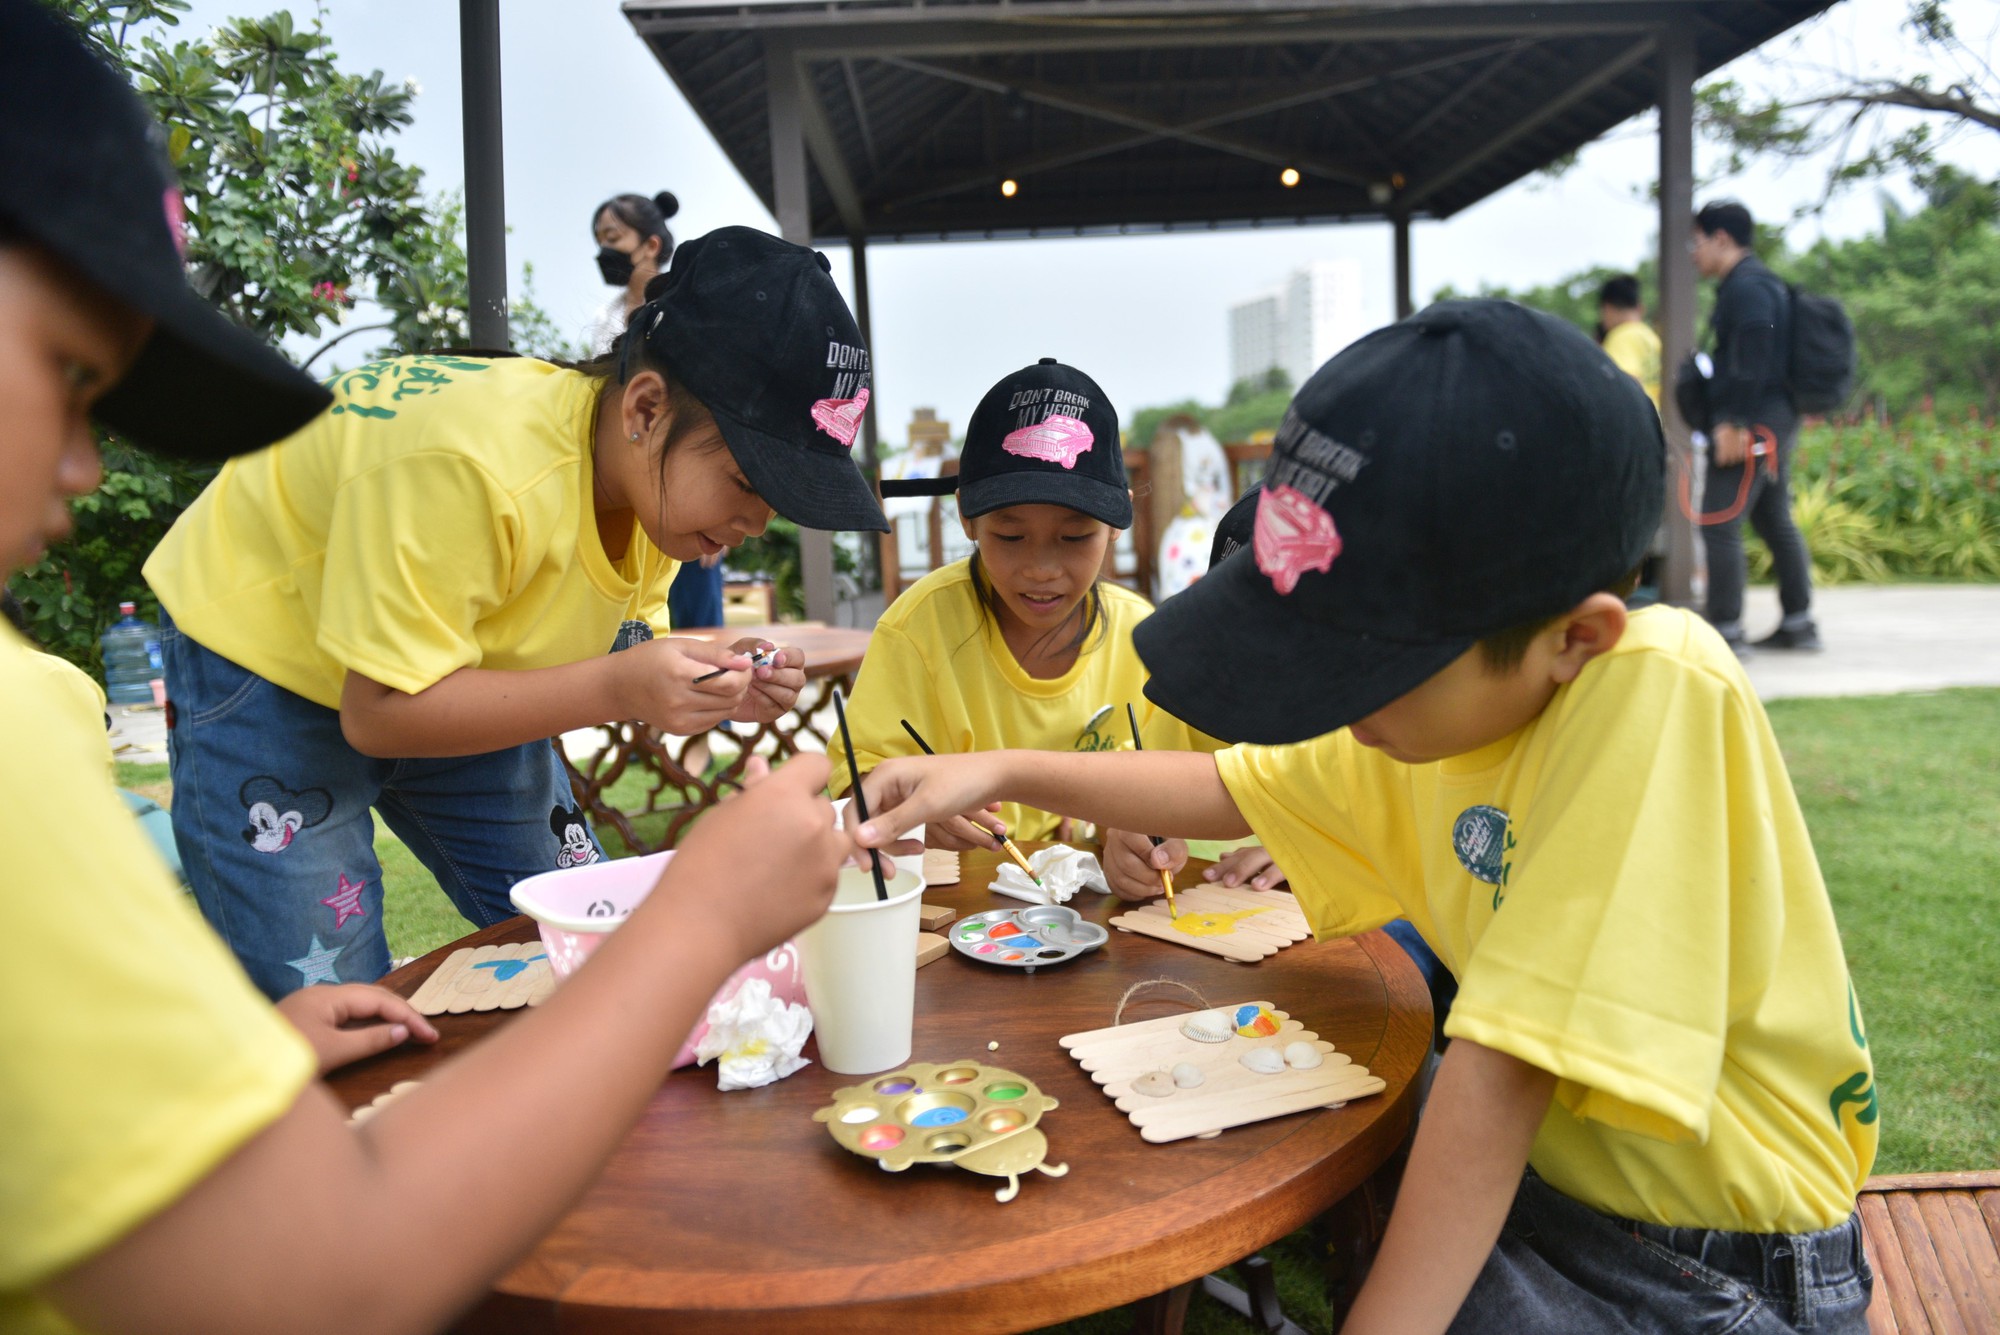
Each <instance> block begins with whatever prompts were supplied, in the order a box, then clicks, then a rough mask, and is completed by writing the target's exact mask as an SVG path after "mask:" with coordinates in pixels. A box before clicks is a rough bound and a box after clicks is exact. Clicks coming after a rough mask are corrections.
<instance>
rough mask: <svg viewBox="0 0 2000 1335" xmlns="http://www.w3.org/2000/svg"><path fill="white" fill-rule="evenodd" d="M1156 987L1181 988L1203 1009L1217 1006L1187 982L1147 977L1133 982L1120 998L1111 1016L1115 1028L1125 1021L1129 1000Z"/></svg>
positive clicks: (1212, 1008) (1211, 1008)
mask: <svg viewBox="0 0 2000 1335" xmlns="http://www.w3.org/2000/svg"><path fill="white" fill-rule="evenodd" d="M1155 987H1174V988H1179V989H1180V990H1181V991H1183V992H1185V993H1187V994H1188V995H1189V996H1191V997H1193V998H1194V999H1195V1000H1196V1001H1197V1002H1199V1003H1200V1008H1201V1009H1202V1010H1205V1011H1206V1010H1214V1009H1215V1007H1214V1006H1213V1005H1212V1004H1211V1003H1210V1002H1209V999H1208V998H1207V997H1205V996H1203V995H1202V994H1201V993H1199V992H1197V991H1195V990H1194V989H1193V988H1192V987H1189V986H1188V985H1187V984H1186V983H1182V982H1176V981H1175V980H1174V979H1172V978H1147V979H1143V980H1141V981H1139V982H1136V983H1134V984H1132V986H1130V987H1128V988H1126V989H1125V995H1124V996H1122V997H1120V998H1118V1009H1117V1010H1116V1011H1115V1012H1113V1013H1112V1016H1111V1024H1112V1026H1113V1027H1114V1028H1115V1027H1117V1026H1118V1025H1121V1024H1123V1023H1124V1022H1125V1006H1126V1003H1127V1002H1129V1001H1131V1000H1132V998H1133V997H1134V996H1135V995H1137V994H1138V993H1140V992H1144V991H1146V990H1147V989H1148V988H1155Z"/></svg>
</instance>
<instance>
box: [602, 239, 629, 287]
mask: <svg viewBox="0 0 2000 1335" xmlns="http://www.w3.org/2000/svg"><path fill="white" fill-rule="evenodd" d="M597 272H599V273H601V274H603V275H604V281H605V282H607V283H609V284H610V285H611V286H613V287H624V286H625V285H626V284H627V283H629V282H631V281H632V257H631V256H630V255H627V254H626V253H625V252H624V251H622V250H613V249H612V248H611V247H609V246H599V247H598V248H597Z"/></svg>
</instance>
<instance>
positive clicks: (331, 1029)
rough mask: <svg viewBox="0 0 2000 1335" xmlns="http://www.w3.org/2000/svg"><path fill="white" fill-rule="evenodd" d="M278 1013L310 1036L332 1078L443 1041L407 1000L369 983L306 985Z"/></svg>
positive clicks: (324, 1071)
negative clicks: (369, 1060) (386, 1055)
mask: <svg viewBox="0 0 2000 1335" xmlns="http://www.w3.org/2000/svg"><path fill="white" fill-rule="evenodd" d="M278 1014H280V1015H282V1016H284V1017H285V1018H286V1019H287V1020H289V1021H290V1022H291V1025H292V1028H294V1029H296V1030H298V1031H299V1032H300V1033H301V1034H303V1035H305V1040H306V1042H308V1043H310V1044H312V1050H313V1052H314V1053H315V1054H316V1055H317V1056H318V1057H319V1073H320V1074H321V1075H326V1074H328V1073H329V1072H331V1071H337V1070H339V1069H340V1068H341V1067H343V1066H346V1065H347V1064H348V1063H350V1062H358V1061H360V1060H361V1059H362V1058H363V1057H373V1056H374V1055H375V1054H376V1053H378V1052H387V1051H388V1050H389V1049H390V1048H393V1047H400V1046H401V1045H402V1044H404V1043H407V1042H408V1041H410V1040H411V1039H413V1038H414V1039H415V1040H416V1041H417V1042H419V1043H435V1042H437V1036H438V1034H437V1030H436V1029H434V1028H432V1026H431V1022H430V1021H429V1020H426V1019H425V1018H424V1017H423V1016H421V1015H419V1014H418V1013H417V1011H416V1009H415V1008H414V1007H412V1006H411V1005H410V1003H409V1002H407V1001H405V1000H404V999H403V998H401V997H399V996H397V995H396V994H395V993H394V992H391V991H389V990H388V989H386V988H380V987H374V986H372V985H370V984H368V983H340V984H335V985H328V984H321V985H320V986H318V987H302V988H300V989H299V990H298V991H296V992H294V993H292V994H291V995H290V996H287V997H284V998H283V999H281V1000H280V1001H279V1002H278Z"/></svg>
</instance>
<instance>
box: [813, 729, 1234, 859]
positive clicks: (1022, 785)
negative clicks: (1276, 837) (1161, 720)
mask: <svg viewBox="0 0 2000 1335" xmlns="http://www.w3.org/2000/svg"><path fill="white" fill-rule="evenodd" d="M862 789H863V791H865V792H866V793H867V796H868V811H869V813H870V820H869V821H868V823H867V825H865V826H863V827H862V829H861V830H860V831H859V832H858V839H859V842H860V843H861V845H862V846H863V847H865V848H880V847H882V846H883V845H884V844H886V843H888V842H889V841H890V840H892V839H894V838H896V837H897V836H898V835H901V834H902V833H903V832H904V831H905V830H908V829H910V828H912V827H913V826H916V825H920V824H923V823H925V822H926V821H930V820H936V819H940V818H942V817H945V816H956V815H961V814H964V813H966V812H973V811H978V810H979V809H980V808H982V807H984V806H985V805H986V804H987V803H988V802H992V801H996V800H1005V801H1010V802H1019V803H1022V804H1023V805H1025V806H1032V807H1039V808H1041V809H1042V810H1044V811H1061V812H1064V813H1066V814H1068V815H1070V816H1074V817H1076V818H1077V819H1078V820H1087V821H1094V822H1096V823H1097V824H1098V825H1100V826H1108V827H1111V828H1114V829H1121V830H1143V829H1146V828H1148V827H1150V826H1159V827H1161V828H1164V829H1169V830H1175V831H1178V832H1180V833H1181V834H1184V835H1186V836H1188V837H1190V838H1195V839H1240V838H1242V837H1243V836H1244V835H1246V834H1248V833H1249V832H1250V827H1249V826H1248V825H1246V824H1244V821H1243V813H1242V812H1240V811H1238V810H1237V809H1236V801H1235V799H1234V798H1232V797H1231V796H1230V795H1229V790H1228V789H1227V788H1226V787H1224V786H1223V783H1222V775H1221V774H1220V773H1219V772H1218V771H1217V770H1216V768H1215V758H1214V757H1213V756H1205V755H1200V754H1198V753H1195V752H1191V751H1097V752H1066V751H983V752H980V753H978V754H976V755H965V756H911V757H907V758H903V759H896V760H885V761H883V762H882V763H881V764H879V765H877V766H876V767H875V768H874V769H873V770H872V771H870V772H869V774H868V775H867V776H866V777H865V778H864V779H863V780H862ZM852 811H853V808H851V807H850V808H849V813H850V814H849V819H850V820H852V819H854V817H853V815H852Z"/></svg>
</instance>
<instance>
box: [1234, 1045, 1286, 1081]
mask: <svg viewBox="0 0 2000 1335" xmlns="http://www.w3.org/2000/svg"><path fill="white" fill-rule="evenodd" d="M1237 1060H1238V1061H1241V1062H1242V1063H1243V1064H1244V1065H1245V1066H1247V1067H1249V1068H1250V1069H1251V1070H1253V1071H1255V1072H1256V1073H1257V1074H1258V1075H1276V1074H1277V1073H1278V1072H1280V1071H1282V1070H1284V1069H1285V1054H1284V1053H1282V1052H1279V1051H1278V1050H1277V1049H1276V1048H1252V1049H1250V1051H1248V1052H1246V1053H1244V1054H1243V1055H1242V1056H1241V1057H1239V1058H1238V1059H1237Z"/></svg>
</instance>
